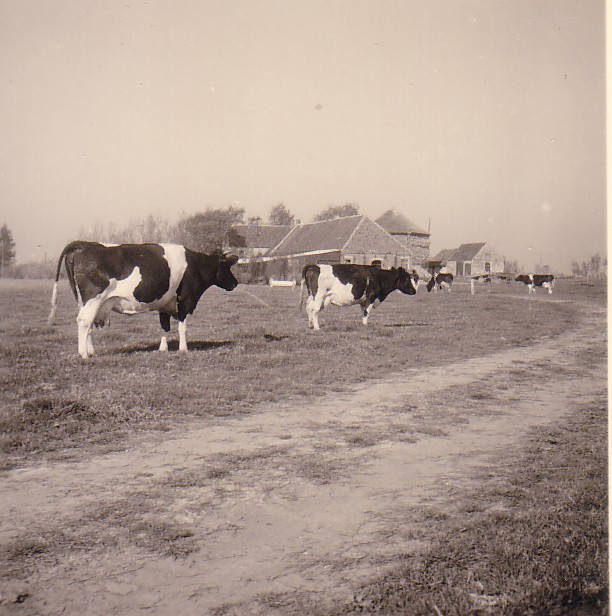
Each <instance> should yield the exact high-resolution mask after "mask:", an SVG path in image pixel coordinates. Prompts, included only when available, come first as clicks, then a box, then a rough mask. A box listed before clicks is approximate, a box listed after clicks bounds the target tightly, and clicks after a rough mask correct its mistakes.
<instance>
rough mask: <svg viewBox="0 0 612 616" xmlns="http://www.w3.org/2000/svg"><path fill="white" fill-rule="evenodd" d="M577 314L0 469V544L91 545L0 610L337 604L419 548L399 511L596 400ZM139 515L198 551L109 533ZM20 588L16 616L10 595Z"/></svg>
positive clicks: (180, 610)
mask: <svg viewBox="0 0 612 616" xmlns="http://www.w3.org/2000/svg"><path fill="white" fill-rule="evenodd" d="M590 311H591V313H590V315H588V316H585V317H584V319H583V322H582V324H581V326H580V327H579V328H578V329H577V330H575V331H573V332H571V333H568V334H566V335H564V336H562V337H561V338H559V339H556V340H553V341H547V342H542V343H540V344H537V345H535V346H532V347H524V348H516V349H512V350H508V351H504V352H500V353H496V354H494V355H490V356H486V357H482V358H477V359H473V360H467V361H462V362H458V363H454V364H451V365H447V366H443V367H438V368H435V369H428V370H426V371H417V370H413V371H410V372H406V373H405V374H399V375H394V376H393V377H392V378H388V379H384V380H380V381H377V382H376V383H375V384H371V383H370V384H368V385H367V386H361V387H357V388H355V389H354V390H353V391H350V392H343V393H339V394H336V395H333V394H332V395H327V396H326V397H324V398H317V399H315V401H313V402H311V403H310V404H309V405H305V404H304V403H303V402H297V403H286V404H282V405H275V406H273V407H269V406H268V407H266V408H261V409H259V410H258V411H256V412H254V413H252V414H250V415H246V416H243V417H238V418H234V419H225V420H220V421H216V422H215V423H210V424H204V423H199V424H197V425H193V426H192V428H191V429H190V430H189V431H181V433H169V434H164V435H161V436H160V435H155V436H153V437H148V440H147V441H144V440H143V439H141V440H140V441H139V442H135V443H134V444H133V446H132V447H131V448H130V449H129V450H127V451H125V452H122V453H118V454H112V455H104V456H99V457H96V458H93V459H89V460H87V461H83V462H78V463H74V464H53V465H49V466H38V467H32V468H25V469H19V470H14V471H10V472H7V473H5V474H4V475H3V476H2V477H1V478H0V486H1V490H2V494H3V499H2V501H1V502H0V533H1V534H0V537H1V540H2V543H7V542H9V541H13V540H18V539H19V538H20V537H21V536H23V535H24V531H25V529H27V534H28V535H35V534H40V535H41V536H43V535H44V534H45V533H49V532H59V531H61V532H64V533H66V532H67V530H68V529H69V532H70V533H71V536H72V537H73V539H74V537H80V538H81V539H82V538H83V537H90V538H91V537H95V538H96V546H97V547H96V549H82V550H78V549H73V550H71V551H70V552H69V553H68V555H67V556H66V557H65V558H64V557H62V558H59V562H57V563H55V564H54V565H53V566H51V563H50V566H48V567H43V568H41V569H40V570H39V571H38V572H37V573H36V574H35V575H34V576H33V577H32V578H31V580H30V581H29V582H28V583H21V582H19V583H13V584H10V585H9V586H7V587H6V588H5V589H4V592H3V598H4V601H3V602H2V603H0V609H4V610H5V611H7V613H14V614H45V615H46V614H59V613H62V614H74V615H77V614H78V615H79V616H80V615H82V614H88V615H100V616H102V615H104V616H107V615H109V614H132V613H140V611H143V612H144V613H147V614H160V615H161V614H170V613H176V614H181V616H183V615H188V614H194V615H195V614H198V615H201V614H205V613H211V612H213V611H215V610H219V609H220V608H223V609H222V611H224V613H230V614H246V613H248V614H252V613H262V614H263V613H271V612H273V611H274V610H273V608H272V607H271V602H270V601H269V597H270V595H277V599H276V603H277V604H278V605H281V604H282V603H283V601H282V596H284V595H285V594H286V593H288V595H287V596H290V595H296V594H297V595H309V594H311V595H312V596H313V597H314V600H315V601H317V602H318V603H324V602H327V601H331V600H336V599H339V600H342V599H347V600H348V599H350V598H351V596H352V594H353V590H354V588H355V585H356V584H357V583H358V582H359V581H361V580H364V579H367V578H369V577H371V576H373V575H376V574H378V573H381V572H382V571H383V570H384V567H385V566H386V565H387V564H392V563H393V562H394V560H395V559H396V558H397V557H399V556H400V555H401V554H402V553H406V552H409V551H412V550H415V549H418V548H419V544H418V543H417V542H416V541H415V540H414V538H413V537H412V536H411V533H410V525H411V511H413V510H415V509H416V508H418V507H419V506H422V505H425V504H427V503H431V502H436V503H437V504H438V505H440V504H444V503H445V502H446V501H447V502H448V507H449V509H450V508H452V501H453V499H454V498H457V493H458V491H459V493H460V489H461V486H462V485H466V484H470V485H472V486H473V481H474V479H473V476H474V474H475V472H476V471H477V470H478V469H479V468H482V467H483V465H489V464H496V463H498V464H503V460H504V452H509V451H511V450H512V448H513V447H516V446H517V445H518V444H520V442H521V439H522V438H524V437H525V435H526V433H527V431H528V430H529V429H530V428H531V427H532V426H534V425H538V424H544V423H550V422H553V421H554V420H555V419H557V418H559V417H561V416H563V415H564V414H566V413H568V412H570V411H572V410H573V409H575V408H576V407H577V406H578V405H580V404H583V403H586V402H588V401H589V400H590V399H593V398H594V397H595V396H597V395H600V394H601V392H602V391H605V389H606V378H607V374H606V365H605V363H604V361H603V360H602V361H597V362H596V363H594V362H593V361H590V362H589V361H587V359H585V358H588V357H589V356H590V355H591V354H590V353H589V351H588V350H589V349H601V348H602V347H603V348H605V343H606V341H605V336H606V332H605V313H604V312H603V311H598V312H596V313H595V312H593V309H592V308H591V309H590ZM600 355H601V353H600V354H599V355H598V357H599V356H600ZM518 374H521V375H522V378H517V375H518ZM487 389H490V390H495V395H494V396H492V397H491V399H487V398H486V396H485V397H484V398H483V397H482V396H483V394H482V392H486V390H487ZM475 391H476V392H477V393H479V395H480V396H481V398H480V399H479V397H478V396H475V395H474V392H475ZM441 405H442V406H443V412H444V414H445V416H447V417H448V420H447V421H444V416H442V417H441V416H440V406H441ZM430 420H431V421H430ZM428 421H430V426H432V427H431V430H430V432H431V434H426V432H427V429H426V428H425V427H424V425H425V424H426V423H427V422H428ZM152 439H154V442H153V440H152ZM415 441H416V442H415ZM124 508H127V509H129V510H130V517H129V518H126V519H122V518H121V515H120V513H121V510H122V509H124ZM109 511H114V512H115V513H114V514H113V515H114V517H113V515H111V514H110V513H109ZM99 512H104V515H102V514H100V515H99V516H98V515H97V513H99ZM135 517H138V518H139V519H141V520H142V519H146V520H148V521H150V522H151V523H152V524H153V527H161V526H163V525H167V526H176V527H178V528H181V529H186V530H188V531H189V532H188V533H185V540H186V542H187V544H188V545H190V546H191V547H195V548H197V550H195V551H191V550H190V549H187V550H186V552H190V553H188V554H187V555H186V556H185V557H181V558H174V557H172V556H160V555H159V554H156V553H155V552H154V551H151V550H147V549H145V547H146V546H144V544H143V543H141V544H138V542H136V543H135V542H134V541H125V540H123V539H122V530H123V529H122V524H125V525H126V526H129V524H133V521H134V519H135ZM109 519H112V520H115V521H116V523H115V526H114V527H113V525H112V524H109V523H108V520H109ZM155 525H157V526H155ZM143 541H144V539H143ZM179 543H180V542H179ZM106 544H108V546H110V547H108V548H105V547H104V546H105V545H106ZM25 593H27V594H28V597H27V599H26V600H25V602H24V603H23V604H21V605H14V604H11V603H9V602H8V601H7V600H10V598H11V597H13V598H14V597H15V596H16V595H17V594H25ZM266 597H268V599H266ZM286 611H290V610H289V608H285V609H283V608H279V613H285V612H286Z"/></svg>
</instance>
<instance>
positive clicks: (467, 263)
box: [428, 242, 505, 276]
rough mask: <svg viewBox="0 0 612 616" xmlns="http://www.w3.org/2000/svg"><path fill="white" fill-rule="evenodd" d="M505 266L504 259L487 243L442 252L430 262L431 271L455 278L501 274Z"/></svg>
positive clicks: (466, 245) (477, 243)
mask: <svg viewBox="0 0 612 616" xmlns="http://www.w3.org/2000/svg"><path fill="white" fill-rule="evenodd" d="M504 265H505V260H504V257H503V256H502V255H500V254H498V253H497V252H495V250H494V249H493V248H492V247H491V246H490V245H489V244H488V243H487V242H474V243H471V244H461V246H459V248H454V249H446V250H441V251H440V252H438V253H437V254H436V255H435V256H434V257H432V258H431V259H430V260H429V262H428V266H429V270H430V271H432V272H436V271H440V270H442V271H445V272H450V273H451V274H453V275H454V276H476V275H480V274H492V273H501V272H503V271H504Z"/></svg>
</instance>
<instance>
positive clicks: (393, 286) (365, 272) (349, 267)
mask: <svg viewBox="0 0 612 616" xmlns="http://www.w3.org/2000/svg"><path fill="white" fill-rule="evenodd" d="M304 284H305V285H306V289H307V291H308V299H307V301H306V311H307V313H308V324H309V326H310V327H313V328H314V329H319V312H320V311H321V310H323V308H324V307H325V306H328V305H329V304H333V305H334V306H352V305H354V304H359V305H360V306H361V309H362V313H363V317H362V319H363V324H364V325H367V324H368V316H369V314H370V311H371V310H372V306H373V305H374V303H375V302H376V301H378V302H383V301H385V299H386V298H387V296H388V295H389V293H391V292H392V291H396V290H397V291H401V292H402V293H406V294H407V295H414V294H415V293H416V290H415V288H414V285H413V281H412V277H411V276H410V274H408V272H407V271H406V270H405V269H404V268H403V267H399V268H398V269H395V268H394V267H393V268H391V269H390V270H384V269H380V268H378V267H375V266H372V265H353V264H351V263H337V264H334V265H307V266H306V267H304V269H303V270H302V304H303V293H304Z"/></svg>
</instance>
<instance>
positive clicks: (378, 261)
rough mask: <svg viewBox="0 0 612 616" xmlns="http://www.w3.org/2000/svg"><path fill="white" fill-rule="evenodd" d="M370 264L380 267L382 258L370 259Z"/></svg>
mask: <svg viewBox="0 0 612 616" xmlns="http://www.w3.org/2000/svg"><path fill="white" fill-rule="evenodd" d="M372 265H373V266H374V267H382V260H381V259H374V261H372Z"/></svg>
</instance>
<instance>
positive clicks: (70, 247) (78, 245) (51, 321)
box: [47, 241, 84, 325]
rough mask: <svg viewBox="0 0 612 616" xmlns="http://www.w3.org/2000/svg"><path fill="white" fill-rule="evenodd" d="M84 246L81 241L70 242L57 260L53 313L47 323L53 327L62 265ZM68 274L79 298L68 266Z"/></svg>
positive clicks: (52, 295)
mask: <svg viewBox="0 0 612 616" xmlns="http://www.w3.org/2000/svg"><path fill="white" fill-rule="evenodd" d="M83 244H84V242H79V241H77V242H70V244H68V245H67V246H66V247H65V248H64V250H62V254H61V255H60V256H59V259H58V260H57V269H56V271H55V281H54V283H53V292H52V293H51V312H50V313H49V317H48V318H47V323H49V325H53V324H54V323H55V313H56V311H57V283H58V282H59V278H60V272H61V270H62V263H63V262H64V260H65V259H66V257H67V256H68V254H70V253H71V252H74V251H75V250H78V249H79V248H81V247H82V246H83ZM66 274H67V276H68V280H69V282H70V286H71V287H72V292H73V293H74V296H75V297H77V294H76V286H75V282H74V276H73V272H72V271H70V268H69V267H68V264H66Z"/></svg>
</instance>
